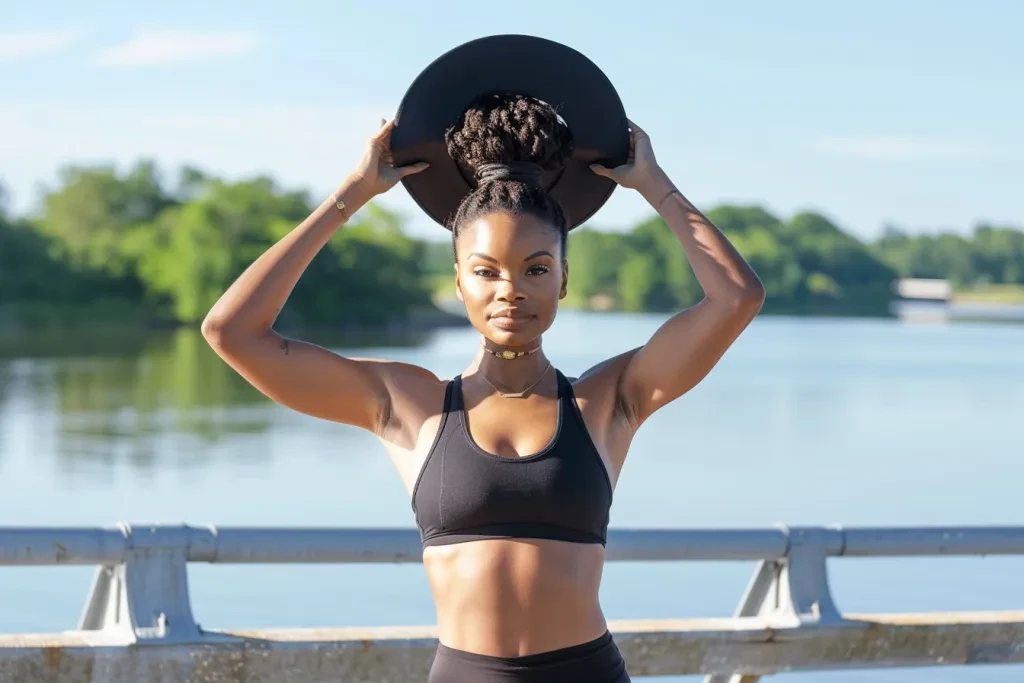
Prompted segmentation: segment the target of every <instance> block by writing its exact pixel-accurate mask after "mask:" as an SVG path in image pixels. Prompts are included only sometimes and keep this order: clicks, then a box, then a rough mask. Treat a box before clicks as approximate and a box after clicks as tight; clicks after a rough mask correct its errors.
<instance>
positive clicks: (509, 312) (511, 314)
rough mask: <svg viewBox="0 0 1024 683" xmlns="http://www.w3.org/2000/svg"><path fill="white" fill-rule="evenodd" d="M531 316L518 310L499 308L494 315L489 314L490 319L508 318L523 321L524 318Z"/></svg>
mask: <svg viewBox="0 0 1024 683" xmlns="http://www.w3.org/2000/svg"><path fill="white" fill-rule="evenodd" d="M532 317H533V316H532V315H530V314H529V313H526V312H525V311H522V310H520V309H518V308H499V309H498V310H496V311H495V312H494V313H491V319H492V320H493V319H495V318H510V319H512V320H525V319H526V318H532Z"/></svg>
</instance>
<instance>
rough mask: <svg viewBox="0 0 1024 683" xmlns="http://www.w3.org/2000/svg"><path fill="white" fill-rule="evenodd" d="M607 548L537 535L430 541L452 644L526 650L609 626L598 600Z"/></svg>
mask: <svg viewBox="0 0 1024 683" xmlns="http://www.w3.org/2000/svg"><path fill="white" fill-rule="evenodd" d="M603 562H604V548H602V547H601V546H600V545H596V544H595V545H585V544H578V543H565V542H561V541H550V540H542V539H540V540H537V539H495V540H491V539H487V540H480V541H471V542H467V543H458V544H452V545H443V546H431V547H427V548H425V549H424V551H423V565H424V568H425V569H426V573H427V578H428V580H429V582H430V587H431V590H432V592H433V595H434V601H435V604H436V608H437V624H438V638H439V640H440V642H441V643H443V644H444V645H446V646H447V647H451V648H454V649H457V650H464V651H467V652H475V653H478V654H484V655H491V656H496V657H519V656H523V655H529V654H536V653H539V652H548V651H551V650H557V649H560V648H563V647H569V646H571V645H578V644H580V643H585V642H588V641H591V640H594V639H596V638H599V637H600V636H601V635H603V634H604V632H605V631H606V630H607V624H606V623H605V619H604V615H603V614H602V612H601V608H600V605H599V604H598V592H599V589H600V584H601V570H602V566H603Z"/></svg>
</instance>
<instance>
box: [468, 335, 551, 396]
mask: <svg viewBox="0 0 1024 683" xmlns="http://www.w3.org/2000/svg"><path fill="white" fill-rule="evenodd" d="M488 350H490V351H494V352H497V353H501V352H502V351H506V350H507V351H514V352H516V353H519V352H522V351H527V352H532V353H525V354H524V355H522V356H519V357H518V358H513V359H511V360H506V359H504V358H499V357H497V356H495V355H494V354H493V353H488ZM547 364H548V358H547V356H545V355H544V349H542V348H541V342H540V340H539V339H538V340H537V341H536V342H534V343H532V344H530V345H529V346H523V347H515V348H513V347H505V346H499V345H497V344H492V343H491V342H489V341H487V340H484V346H483V348H481V349H480V351H478V352H477V355H476V358H475V359H474V362H473V368H474V369H475V370H476V371H477V372H481V373H483V375H484V376H485V377H487V379H489V380H490V381H492V382H494V383H495V384H497V385H499V386H501V387H504V388H506V389H508V390H510V391H515V390H516V389H519V388H521V387H524V386H527V385H528V384H529V383H530V382H532V381H534V380H535V379H536V378H537V376H538V375H539V374H540V373H541V371H542V370H543V369H544V366H546V365H547Z"/></svg>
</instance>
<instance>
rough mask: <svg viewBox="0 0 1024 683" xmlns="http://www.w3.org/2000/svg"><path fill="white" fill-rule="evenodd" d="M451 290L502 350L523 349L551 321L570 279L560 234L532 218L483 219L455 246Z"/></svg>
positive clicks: (498, 216)
mask: <svg viewBox="0 0 1024 683" xmlns="http://www.w3.org/2000/svg"><path fill="white" fill-rule="evenodd" d="M456 251H457V252H458V262H457V263H456V264H455V287H456V292H457V294H458V297H459V299H460V300H461V301H462V302H463V303H465V304H466V312H467V313H468V315H469V320H470V322H471V323H472V324H473V327H475V328H476V329H477V330H478V331H479V332H480V334H482V335H484V337H486V338H487V339H489V340H490V341H492V342H494V343H495V344H499V345H501V346H525V345H528V344H530V343H531V342H533V341H535V340H536V339H537V338H538V337H540V336H541V334H543V333H544V331H545V330H547V329H548V328H549V327H550V326H551V323H552V322H554V319H555V313H556V312H557V311H558V302H559V300H561V299H562V298H564V297H565V292H566V283H567V279H568V274H569V268H568V265H567V264H566V263H565V261H564V260H563V259H562V253H561V252H562V249H561V243H560V239H559V235H558V233H557V231H556V230H554V229H553V228H551V227H549V226H546V225H544V223H543V222H542V221H541V220H540V219H538V218H535V217H533V216H509V215H508V214H504V213H497V214H491V215H489V216H482V217H480V218H478V219H477V220H475V221H473V223H471V224H470V225H467V226H466V227H464V228H463V229H462V231H461V232H460V234H459V238H458V242H457V244H456Z"/></svg>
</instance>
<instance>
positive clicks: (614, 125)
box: [391, 35, 629, 228]
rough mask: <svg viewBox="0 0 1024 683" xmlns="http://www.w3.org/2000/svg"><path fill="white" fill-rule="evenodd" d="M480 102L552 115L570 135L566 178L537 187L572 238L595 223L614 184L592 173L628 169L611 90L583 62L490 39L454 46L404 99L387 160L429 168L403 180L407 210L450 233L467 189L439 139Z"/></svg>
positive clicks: (508, 38) (556, 174)
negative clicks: (412, 205) (511, 103)
mask: <svg viewBox="0 0 1024 683" xmlns="http://www.w3.org/2000/svg"><path fill="white" fill-rule="evenodd" d="M488 93H514V94H519V95H526V96H528V97H533V98H536V99H538V100H541V101H543V102H546V103H548V104H550V105H551V106H553V107H554V108H555V110H556V111H557V112H558V113H559V115H560V116H561V117H562V118H563V119H564V120H565V122H566V123H567V124H568V125H569V128H570V129H571V130H572V134H573V141H574V151H573V155H572V157H571V158H570V159H569V160H568V161H567V162H566V164H565V166H564V168H562V169H560V170H558V171H550V172H545V174H544V175H543V176H542V178H541V184H542V185H543V186H544V187H545V189H547V191H548V192H549V193H550V194H551V195H552V197H554V198H555V199H556V200H558V201H559V203H561V205H562V209H563V211H564V212H565V215H566V219H567V221H568V223H569V227H570V228H574V227H576V226H578V225H579V224H581V223H583V222H584V221H586V220H587V219H589V218H590V217H591V216H593V215H594V213H596V212H597V210H598V209H600V208H601V206H603V205H604V203H605V202H606V201H608V198H609V197H610V196H611V194H612V192H613V191H614V190H615V182H614V181H612V180H610V179H608V178H604V177H602V176H599V175H597V174H595V173H594V172H593V171H592V170H590V164H593V163H599V164H602V165H604V166H608V167H614V166H618V165H620V164H623V163H626V160H627V158H628V156H629V127H628V122H627V121H626V113H625V110H624V109H623V106H622V102H621V100H620V99H619V96H618V93H617V92H616V91H615V88H614V87H613V86H612V84H611V81H609V80H608V78H607V77H606V76H605V75H604V73H603V72H602V71H601V70H600V69H599V68H598V67H597V65H595V64H594V63H593V62H592V61H590V60H589V59H588V58H587V57H585V56H584V55H582V54H581V53H579V52H577V51H576V50H573V49H572V48H569V47H566V46H565V45H561V44H559V43H556V42H553V41H550V40H546V39H544V38H537V37H534V36H526V35H497V36H489V37H486V38H479V39H477V40H473V41H470V42H468V43H465V44H463V45H460V46H459V47H456V48H454V49H453V50H450V51H449V52H446V53H445V54H443V55H441V56H440V57H438V58H437V59H436V60H434V62H432V63H431V64H430V65H429V66H428V67H427V68H426V69H424V70H423V71H422V72H421V73H420V75H419V76H417V77H416V80H414V81H413V83H412V85H411V86H410V87H409V89H408V90H407V91H406V93H405V96H404V97H403V98H402V101H401V104H400V105H399V108H398V113H397V114H396V116H395V127H394V130H393V131H392V133H391V152H392V159H393V162H394V164H395V166H404V165H406V164H410V163H415V162H419V161H426V162H427V163H429V164H430V167H429V168H428V169H426V170H425V171H422V172H420V173H416V174H413V175H410V176H407V177H406V178H404V179H403V180H402V183H403V184H404V185H405V189H406V190H407V191H408V192H409V195H410V196H411V197H412V198H413V200H414V201H415V202H416V203H417V204H418V205H419V206H420V208H421V209H423V211H425V212H426V213H427V214H428V215H429V216H430V217H431V218H433V219H434V220H435V221H436V222H437V223H439V224H440V225H443V226H444V227H446V228H448V227H450V226H449V220H450V219H451V217H452V216H453V215H454V214H455V212H456V210H457V209H458V207H459V204H460V203H461V202H462V200H463V199H464V198H465V197H466V195H467V194H469V193H470V192H472V191H473V183H472V182H471V180H472V179H471V178H469V177H466V175H464V174H463V171H462V169H460V168H459V165H458V164H456V163H455V161H454V160H453V159H452V158H451V157H450V156H449V155H448V149H447V146H446V145H445V141H444V134H445V130H447V129H448V128H449V127H450V126H452V125H454V124H455V123H457V122H458V120H459V117H460V116H461V115H462V113H463V112H464V111H465V110H466V107H468V106H469V104H470V103H471V102H472V101H473V100H474V99H475V98H477V97H478V96H480V95H483V94H488Z"/></svg>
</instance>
